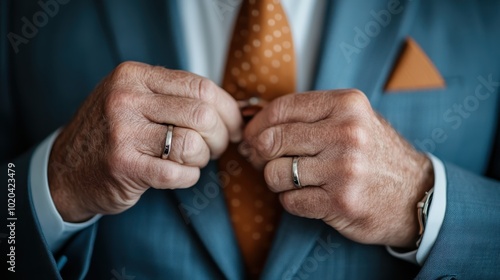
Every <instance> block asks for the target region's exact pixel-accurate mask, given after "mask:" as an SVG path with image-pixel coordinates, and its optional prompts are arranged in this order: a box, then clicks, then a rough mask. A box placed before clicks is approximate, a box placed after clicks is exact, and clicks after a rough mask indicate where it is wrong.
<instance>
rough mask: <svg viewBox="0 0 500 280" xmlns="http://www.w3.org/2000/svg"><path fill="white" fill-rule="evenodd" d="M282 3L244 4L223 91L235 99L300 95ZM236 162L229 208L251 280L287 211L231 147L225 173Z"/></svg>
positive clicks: (260, 0) (250, 1)
mask: <svg viewBox="0 0 500 280" xmlns="http://www.w3.org/2000/svg"><path fill="white" fill-rule="evenodd" d="M291 42H293V41H292V37H291V32H290V28H289V26H288V21H287V19H286V15H285V13H284V11H283V8H282V7H281V4H280V1H279V0H243V3H242V7H241V10H240V14H239V16H238V18H237V20H236V25H235V29H234V32H233V37H232V40H231V44H230V47H229V52H228V58H227V62H226V72H225V75H224V81H223V85H222V86H223V88H224V89H225V90H226V91H228V92H229V93H230V94H232V95H233V96H234V97H235V98H236V99H248V98H251V97H255V96H258V97H260V98H263V99H266V100H269V101H270V100H273V99H275V98H277V97H279V96H281V95H284V94H287V93H292V92H294V91H295V83H296V74H295V71H296V70H295V54H294V49H293V45H292V43H291ZM234 161H237V162H238V164H239V166H240V167H241V168H242V171H241V172H240V173H239V175H238V176H231V177H230V178H229V180H228V184H227V186H226V187H225V188H224V193H225V197H226V204H227V206H228V208H229V213H230V217H231V222H232V224H233V228H234V232H235V234H236V238H237V240H238V244H239V246H240V249H241V252H242V254H243V259H244V261H245V266H246V270H247V276H248V279H257V278H258V277H259V275H260V272H261V271H262V269H263V267H264V264H265V261H266V258H267V254H268V252H269V249H270V247H271V244H272V240H273V237H274V234H275V230H276V229H277V227H278V222H279V218H280V214H281V212H282V209H281V205H280V204H279V200H278V196H277V195H276V194H274V193H272V192H271V191H270V190H269V189H268V188H267V186H266V183H265V180H264V177H263V172H262V171H257V170H255V169H254V168H253V167H252V166H251V165H250V163H248V162H247V160H246V159H244V158H243V157H242V156H241V155H239V153H238V151H237V145H235V144H231V145H230V146H229V148H228V150H227V151H226V153H225V154H224V155H223V156H222V157H221V159H220V160H219V166H220V169H221V170H225V169H226V167H227V166H229V165H231V166H234Z"/></svg>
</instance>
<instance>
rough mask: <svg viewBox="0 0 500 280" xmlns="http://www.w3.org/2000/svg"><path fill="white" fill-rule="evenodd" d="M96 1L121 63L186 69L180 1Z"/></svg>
mask: <svg viewBox="0 0 500 280" xmlns="http://www.w3.org/2000/svg"><path fill="white" fill-rule="evenodd" d="M96 4H97V6H98V7H100V8H101V11H100V12H101V17H102V21H103V25H104V28H106V31H107V32H108V33H109V37H110V38H111V41H112V44H113V45H114V48H115V51H116V55H117V60H118V61H117V63H119V62H121V61H126V60H134V61H140V62H144V63H148V64H152V65H163V66H165V67H167V68H172V69H179V68H180V69H183V68H185V66H186V54H185V53H184V51H183V50H184V47H183V45H184V40H183V38H182V34H181V29H180V19H179V14H180V13H179V12H178V7H177V1H167V0H151V1H134V0H105V1H98V0H96Z"/></svg>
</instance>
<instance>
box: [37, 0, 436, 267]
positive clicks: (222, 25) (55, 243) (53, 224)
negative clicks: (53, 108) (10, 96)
mask: <svg viewBox="0 0 500 280" xmlns="http://www.w3.org/2000/svg"><path fill="white" fill-rule="evenodd" d="M240 3H241V1H235V0H225V1H222V0H221V1H205V0H178V4H179V7H180V13H181V19H182V22H181V25H182V27H181V28H182V31H183V34H184V35H185V46H186V53H187V60H188V65H187V69H186V70H188V71H190V72H193V73H196V74H198V75H201V76H204V77H207V78H209V79H211V80H213V81H214V82H216V83H218V84H221V82H222V77H223V73H224V66H225V60H226V53H227V50H228V47H229V41H230V39H231V35H232V28H233V24H234V22H235V20H236V16H237V14H238V11H239V7H240ZM281 3H282V5H283V8H284V10H285V13H286V15H287V18H288V21H289V23H290V28H291V31H292V36H293V43H294V49H295V54H296V65H297V91H298V92H302V91H307V90H310V89H311V86H312V82H313V79H314V77H313V73H314V71H313V70H314V67H315V64H316V61H315V58H316V54H317V50H318V47H319V44H320V39H321V38H320V34H321V28H322V21H323V18H324V11H325V6H326V0H315V1H296V0H282V1H281ZM146 32H147V31H146ZM57 135H58V132H57V131H56V132H54V133H53V134H52V135H51V136H49V137H48V138H47V139H46V140H45V141H44V142H43V143H42V144H40V145H39V146H38V148H37V149H36V151H35V153H34V155H33V157H32V159H31V165H30V173H29V176H30V180H29V181H28V182H29V184H30V189H31V194H32V197H33V203H34V207H35V212H36V215H37V217H38V220H39V223H40V226H41V229H42V233H43V235H44V237H45V240H46V242H47V244H48V246H49V248H50V250H51V251H52V252H56V251H57V250H58V249H59V248H60V247H61V246H62V245H63V244H64V243H65V242H66V241H67V240H68V238H69V237H71V236H72V235H73V234H74V233H76V232H77V231H79V230H82V229H83V228H85V227H87V226H89V225H91V224H93V223H95V222H96V221H97V220H98V219H99V217H100V215H97V216H96V217H94V218H92V219H90V220H89V221H87V222H84V223H68V222H65V221H63V219H62V218H61V216H60V215H59V213H58V212H57V209H56V208H55V206H54V202H53V201H52V198H51V196H50V190H49V185H48V180H47V164H48V159H49V154H50V150H51V148H52V144H53V142H54V139H55V138H56V136H57ZM429 157H430V158H431V160H432V163H433V166H434V173H435V185H434V197H433V200H432V203H431V206H430V210H429V211H430V212H429V217H428V222H427V226H426V229H425V233H424V236H423V239H422V243H421V245H420V247H419V249H418V250H415V251H412V252H408V253H404V254H400V253H396V252H395V251H393V250H392V249H391V248H389V247H387V248H388V251H389V252H390V253H391V254H392V255H394V256H396V257H399V258H402V259H405V260H408V261H411V262H418V263H419V264H422V263H423V262H424V261H425V259H426V258H427V256H428V254H429V252H430V250H431V248H432V246H433V245H434V242H435V241H436V239H437V235H438V233H439V230H440V228H441V225H442V223H443V220H444V212H445V209H446V176H445V170H444V166H443V164H442V162H441V161H440V160H439V159H437V158H435V157H434V156H432V155H430V154H429ZM410 207H416V205H415V206H413V205H411V206H410ZM395 222H397V221H395Z"/></svg>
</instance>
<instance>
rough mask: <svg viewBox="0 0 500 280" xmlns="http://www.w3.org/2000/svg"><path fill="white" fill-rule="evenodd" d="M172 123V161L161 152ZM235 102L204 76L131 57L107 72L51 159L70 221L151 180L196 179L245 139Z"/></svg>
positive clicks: (119, 204) (105, 209) (168, 183)
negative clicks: (231, 144) (231, 143)
mask: <svg viewBox="0 0 500 280" xmlns="http://www.w3.org/2000/svg"><path fill="white" fill-rule="evenodd" d="M166 124H173V125H175V128H174V130H173V140H172V147H171V152H170V155H169V157H168V160H163V159H161V158H160V156H161V154H162V152H163V147H164V144H165V137H166V131H167V126H166ZM241 125H242V120H241V116H240V112H239V109H238V105H237V103H236V101H235V100H234V99H233V98H232V97H231V96H230V95H229V94H228V93H226V92H225V91H224V90H222V89H221V88H219V87H217V86H216V85H215V84H214V83H212V82H210V81H209V80H207V79H204V78H201V77H199V76H196V75H193V74H190V73H187V72H182V71H172V70H168V69H165V68H163V67H153V66H150V65H146V64H142V63H135V62H126V63H123V64H121V65H119V66H118V67H117V68H116V69H115V70H114V71H113V72H112V73H111V74H110V75H109V76H108V77H106V78H105V79H104V80H103V81H102V82H101V83H100V85H99V86H98V87H97V88H96V89H95V90H94V92H93V93H92V94H91V95H90V96H89V97H88V98H87V100H86V101H85V102H84V104H83V105H82V107H81V108H80V109H79V110H78V112H77V114H76V115H75V117H74V118H73V120H72V121H71V122H70V123H69V124H68V125H67V126H66V127H65V128H64V129H63V131H62V132H61V134H60V135H59V137H58V138H57V140H56V141H55V143H54V146H53V148H52V152H51V155H50V160H49V170H48V173H49V174H48V176H49V185H50V191H51V195H52V198H53V200H54V203H55V205H56V208H57V210H58V211H59V213H60V214H61V216H62V217H63V219H64V220H66V221H69V222H78V221H84V220H86V219H89V218H90V217H92V216H93V215H95V214H99V213H100V214H114V213H119V212H122V211H124V210H126V209H128V208H130V207H131V206H133V205H134V204H135V203H136V202H137V201H138V199H139V198H140V196H141V195H142V194H143V193H144V192H145V191H146V190H147V189H148V188H149V187H150V186H151V187H154V188H158V189H176V188H186V187H190V186H192V185H194V184H195V183H196V182H197V181H198V179H199V176H200V168H201V167H203V166H205V165H206V164H207V163H208V161H209V159H210V158H217V157H218V156H219V155H221V154H222V152H224V150H225V149H226V147H227V145H228V141H229V140H232V141H239V140H240V138H241V134H242V132H241Z"/></svg>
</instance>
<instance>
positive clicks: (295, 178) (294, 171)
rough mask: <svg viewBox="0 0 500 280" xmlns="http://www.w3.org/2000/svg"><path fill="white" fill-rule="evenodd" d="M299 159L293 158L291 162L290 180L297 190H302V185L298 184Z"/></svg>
mask: <svg viewBox="0 0 500 280" xmlns="http://www.w3.org/2000/svg"><path fill="white" fill-rule="evenodd" d="M298 166H299V157H293V161H292V180H293V184H294V185H295V187H296V188H297V189H300V188H302V185H301V184H300V179H299V168H298Z"/></svg>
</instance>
